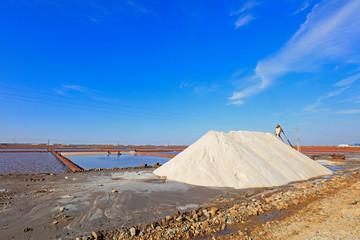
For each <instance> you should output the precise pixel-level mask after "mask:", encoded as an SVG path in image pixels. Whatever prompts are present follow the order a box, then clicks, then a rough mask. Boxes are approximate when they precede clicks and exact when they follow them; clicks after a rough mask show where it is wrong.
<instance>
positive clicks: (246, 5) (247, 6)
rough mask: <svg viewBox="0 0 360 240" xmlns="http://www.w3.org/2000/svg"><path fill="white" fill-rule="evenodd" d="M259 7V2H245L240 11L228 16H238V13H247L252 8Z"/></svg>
mask: <svg viewBox="0 0 360 240" xmlns="http://www.w3.org/2000/svg"><path fill="white" fill-rule="evenodd" d="M258 5H260V2H256V1H247V2H245V3H244V5H243V6H242V7H241V8H240V10H237V11H235V12H231V13H230V14H229V16H233V15H237V14H240V13H243V12H245V11H248V10H251V9H253V8H254V7H256V6H258Z"/></svg>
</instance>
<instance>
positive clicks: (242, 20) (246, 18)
mask: <svg viewBox="0 0 360 240" xmlns="http://www.w3.org/2000/svg"><path fill="white" fill-rule="evenodd" d="M254 19H255V18H254V17H253V15H251V14H243V15H241V16H240V17H239V18H238V19H237V20H236V22H235V23H234V24H235V29H237V28H239V27H242V26H245V25H248V24H249V23H250V22H251V21H252V20H254Z"/></svg>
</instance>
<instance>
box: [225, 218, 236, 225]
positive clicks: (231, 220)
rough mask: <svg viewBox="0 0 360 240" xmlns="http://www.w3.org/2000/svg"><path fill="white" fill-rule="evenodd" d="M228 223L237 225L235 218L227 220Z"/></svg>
mask: <svg viewBox="0 0 360 240" xmlns="http://www.w3.org/2000/svg"><path fill="white" fill-rule="evenodd" d="M226 223H227V224H234V223H236V220H235V218H234V217H229V218H228V219H227V220H226Z"/></svg>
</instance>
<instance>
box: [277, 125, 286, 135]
mask: <svg viewBox="0 0 360 240" xmlns="http://www.w3.org/2000/svg"><path fill="white" fill-rule="evenodd" d="M281 132H284V131H283V130H282V128H281V127H280V125H277V126H276V127H275V136H279V137H280V133H281Z"/></svg>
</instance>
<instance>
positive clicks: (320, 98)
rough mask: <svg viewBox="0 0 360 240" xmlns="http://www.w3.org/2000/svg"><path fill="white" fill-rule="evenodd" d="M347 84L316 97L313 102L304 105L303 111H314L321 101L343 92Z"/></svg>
mask: <svg viewBox="0 0 360 240" xmlns="http://www.w3.org/2000/svg"><path fill="white" fill-rule="evenodd" d="M348 87H349V86H346V87H343V88H341V89H338V90H335V91H332V92H328V93H326V94H324V95H322V96H320V97H318V98H317V99H316V101H315V102H314V103H313V104H310V105H308V106H306V107H304V110H305V111H308V112H316V111H318V108H319V107H321V105H322V102H323V101H324V100H326V99H328V98H332V97H335V96H337V95H339V94H341V93H342V92H344V91H345V90H346V89H348Z"/></svg>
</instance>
